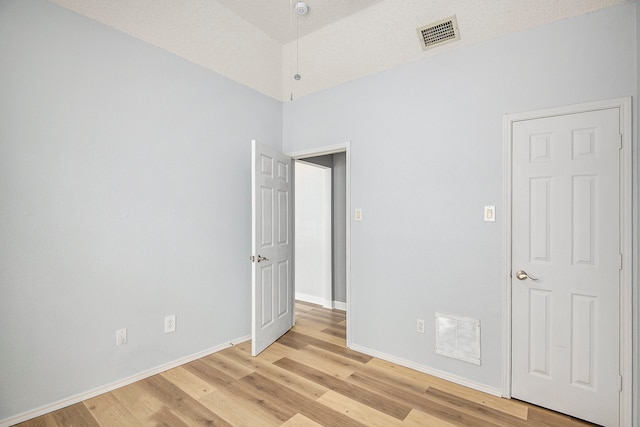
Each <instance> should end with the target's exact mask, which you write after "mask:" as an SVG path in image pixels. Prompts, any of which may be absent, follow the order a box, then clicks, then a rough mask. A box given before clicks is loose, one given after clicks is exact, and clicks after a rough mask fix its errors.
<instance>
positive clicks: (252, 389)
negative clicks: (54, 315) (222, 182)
mask: <svg viewBox="0 0 640 427" xmlns="http://www.w3.org/2000/svg"><path fill="white" fill-rule="evenodd" d="M296 310H297V316H296V326H295V327H294V328H293V329H292V330H291V331H289V332H288V333H287V334H286V335H284V336H283V337H282V338H280V339H279V340H278V342H277V343H275V344H273V345H272V346H271V347H269V348H268V349H267V350H265V351H264V352H263V353H262V354H261V355H260V356H259V357H257V358H253V357H251V355H250V351H251V346H250V342H246V343H243V344H240V345H237V346H235V347H231V348H228V349H226V350H224V351H221V352H219V353H216V354H213V355H210V356H207V357H204V358H202V359H199V360H196V361H194V362H191V363H188V364H186V365H183V366H180V367H178V368H175V369H171V370H169V371H166V372H164V373H162V374H159V375H155V376H153V377H150V378H147V379H145V380H142V381H139V382H136V383H134V384H131V385H128V386H126V387H122V388H120V389H117V390H115V391H112V392H110V393H106V394H103V395H101V396H98V397H95V398H93V399H89V400H87V401H84V402H82V403H78V404H76V405H73V406H70V407H67V408H64V409H61V410H59V411H56V412H53V413H50V414H47V415H44V416H42V417H39V418H36V419H33V420H30V421H27V422H25V423H22V424H19V425H20V426H25V427H26V426H47V427H63V426H83V427H84V426H103V427H105V426H127V427H129V426H172V427H173V426H200V425H202V426H229V425H231V426H257V427H263V426H290V427H293V426H340V427H345V426H465V427H466V426H508V427H513V426H573V427H575V426H589V425H591V424H588V423H584V422H582V421H579V420H576V419H573V418H570V417H567V416H564V415H560V414H557V413H554V412H551V411H547V410H544V409H541V408H538V407H535V406H532V405H528V404H525V403H522V402H519V401H516V400H506V399H501V398H498V397H494V396H490V395H487V394H484V393H481V392H478V391H474V390H471V389H468V388H465V387H462V386H459V385H456V384H452V383H449V382H447V381H444V380H441V379H438V378H435V377H432V376H429V375H426V374H422V373H419V372H416V371H413V370H411V369H408V368H404V367H401V366H398V365H395V364H393V363H390V362H385V361H383V360H380V359H376V358H372V357H370V356H367V355H364V354H362V353H358V352H355V351H351V350H349V349H347V348H346V347H345V315H344V313H343V312H340V311H330V310H326V309H323V308H320V307H318V306H314V305H310V304H304V303H297V304H296Z"/></svg>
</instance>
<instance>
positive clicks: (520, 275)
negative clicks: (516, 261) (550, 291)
mask: <svg viewBox="0 0 640 427" xmlns="http://www.w3.org/2000/svg"><path fill="white" fill-rule="evenodd" d="M516 277H517V278H518V280H527V279H529V280H538V279H536V278H535V277H531V276H529V275H528V274H527V272H526V271H524V270H518V272H517V273H516Z"/></svg>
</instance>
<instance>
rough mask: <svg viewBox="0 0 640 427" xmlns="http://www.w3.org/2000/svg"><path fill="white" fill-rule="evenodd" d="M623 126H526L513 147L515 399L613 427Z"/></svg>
mask: <svg viewBox="0 0 640 427" xmlns="http://www.w3.org/2000/svg"><path fill="white" fill-rule="evenodd" d="M619 123H620V117H619V110H618V109H607V110H599V111H592V112H586V113H580V114H567V115H562V116H555V117H547V118H540V119H534V120H525V121H519V122H515V123H514V124H513V139H512V155H513V157H512V162H513V163H512V173H513V176H512V266H511V268H512V270H511V271H512V279H511V286H512V396H513V397H515V398H518V399H521V400H524V401H528V402H531V403H534V404H536V405H540V406H543V407H547V408H550V409H553V410H556V411H559V412H563V413H566V414H570V415H573V416H575V417H578V418H581V419H585V420H589V421H591V422H595V423H597V424H603V425H606V426H616V425H618V423H619V421H618V417H619V392H620V371H619V369H620V362H619V335H620V334H619V319H620V316H619V283H620V281H619V280H620V279H619V269H620V268H621V265H620V262H621V261H620V260H621V256H620V253H621V251H620V199H619V197H620V195H619V194H620V193H619V188H620V177H619V155H620V151H619V149H620V141H621V139H620V125H619ZM527 275H528V277H527Z"/></svg>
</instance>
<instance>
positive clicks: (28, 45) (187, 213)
mask: <svg viewBox="0 0 640 427" xmlns="http://www.w3.org/2000/svg"><path fill="white" fill-rule="evenodd" d="M281 124H282V104H281V103H280V102H277V101H274V100H272V99H271V98H268V97H267V96H263V95H260V94H258V93H257V92H255V91H253V90H250V89H248V88H246V87H244V86H242V85H239V84H237V83H234V82H232V81H230V80H227V79H225V78H222V77H220V76H218V75H216V74H215V73H212V72H210V71H207V70H205V69H203V68H200V67H198V66H195V65H193V64H190V63H188V62H186V61H184V60H182V59H179V58H178V57H176V56H174V55H172V54H169V53H167V52H164V51H161V50H160V49H157V48H154V47H152V46H150V45H148V44H146V43H143V42H142V41H139V40H137V39H134V38H131V37H128V36H126V35H123V34H121V33H119V32H117V31H115V30H113V29H111V28H109V27H106V26H103V25H101V24H98V23H96V22H94V21H92V20H90V19H87V18H84V17H81V16H80V15H76V14H74V13H73V12H70V11H68V10H66V9H63V8H60V7H58V6H55V5H53V4H51V3H48V2H47V1H44V0H30V1H23V0H2V1H1V2H0V420H2V419H5V418H7V417H9V416H14V415H16V414H19V413H22V412H24V411H28V410H32V409H34V408H37V407H39V406H41V405H45V404H49V403H52V402H56V401H58V400H60V399H63V398H67V397H69V396H72V395H75V394H77V393H82V392H85V391H87V390H90V389H92V388H95V387H99V386H103V385H105V384H108V383H111V382H113V381H116V380H120V379H122V378H126V377H129V376H131V375H134V374H136V373H139V372H143V371H145V370H148V369H151V368H154V367H156V366H159V365H162V364H164V363H167V362H170V361H174V360H177V359H179V358H181V357H185V356H189V355H192V354H194V353H197V352H200V351H203V350H207V349H209V348H212V347H215V346H218V345H221V344H225V343H228V342H230V341H231V340H233V339H236V338H239V337H244V336H246V335H248V334H250V332H251V329H250V319H251V316H250V308H251V290H250V280H251V277H250V264H249V263H248V256H249V254H250V250H251V245H250V233H251V226H250V206H251V196H250V162H251V154H250V141H251V139H258V140H259V141H261V142H264V143H267V144H271V145H273V146H275V147H280V140H281V135H282V125H281ZM174 313H175V314H176V315H177V332H176V333H174V334H169V335H165V334H164V332H163V319H164V316H165V315H168V314H174ZM120 328H127V330H128V335H129V343H128V344H127V345H125V346H121V347H116V346H115V331H116V330H117V329H120Z"/></svg>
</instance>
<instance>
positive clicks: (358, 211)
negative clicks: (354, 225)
mask: <svg viewBox="0 0 640 427" xmlns="http://www.w3.org/2000/svg"><path fill="white" fill-rule="evenodd" d="M354 218H355V220H356V221H362V209H360V208H356V210H355V213H354Z"/></svg>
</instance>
